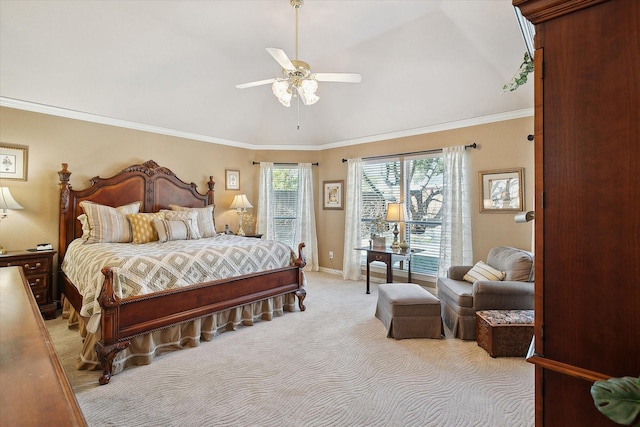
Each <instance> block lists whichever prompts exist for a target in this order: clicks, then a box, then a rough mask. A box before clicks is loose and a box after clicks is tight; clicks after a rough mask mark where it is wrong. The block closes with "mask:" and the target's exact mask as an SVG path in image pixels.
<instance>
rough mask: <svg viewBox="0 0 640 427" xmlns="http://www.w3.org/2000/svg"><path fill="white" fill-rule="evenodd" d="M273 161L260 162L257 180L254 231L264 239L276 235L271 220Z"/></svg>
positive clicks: (272, 206)
mask: <svg viewBox="0 0 640 427" xmlns="http://www.w3.org/2000/svg"><path fill="white" fill-rule="evenodd" d="M272 181H273V163H271V162H260V177H259V180H258V225H257V227H256V232H257V233H258V234H262V235H263V237H264V238H265V239H272V240H273V239H274V238H275V237H276V233H275V228H274V224H273V221H272V220H271V219H272V218H273V217H274V216H275V208H274V205H273V191H272V187H273V186H272Z"/></svg>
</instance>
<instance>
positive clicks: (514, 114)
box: [320, 107, 533, 150]
mask: <svg viewBox="0 0 640 427" xmlns="http://www.w3.org/2000/svg"><path fill="white" fill-rule="evenodd" d="M523 117H533V107H531V108H524V109H521V110H514V111H507V112H506V113H498V114H491V115H488V116H482V117H474V118H472V119H464V120H456V121H453V122H446V123H441V124H437V125H431V126H425V127H420V128H413V129H406V130H401V131H396V132H390V133H382V134H379V135H370V136H365V137H362V138H355V139H349V140H344V141H340V142H334V143H330V144H324V145H321V146H320V148H321V149H322V150H327V149H330V148H340V147H348V146H351V145H358V144H366V143H368V142H378V141H385V140H388V139H397V138H405V137H408V136H415V135H423V134H427V133H435V132H443V131H447V130H454V129H461V128H466V127H471V126H478V125H485V124H489V123H496V122H502V121H505V120H513V119H521V118H523Z"/></svg>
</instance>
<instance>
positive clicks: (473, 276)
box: [463, 261, 507, 283]
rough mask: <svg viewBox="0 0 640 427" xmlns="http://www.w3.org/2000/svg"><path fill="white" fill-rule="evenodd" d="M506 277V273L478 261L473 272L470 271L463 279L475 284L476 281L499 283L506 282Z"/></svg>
mask: <svg viewBox="0 0 640 427" xmlns="http://www.w3.org/2000/svg"><path fill="white" fill-rule="evenodd" d="M506 275H507V273H506V272H504V271H500V270H497V269H495V268H493V267H491V266H490V265H489V264H485V263H484V262H482V261H478V262H477V263H476V265H474V266H473V268H471V270H469V271H468V272H467V274H465V275H464V277H463V279H464V280H466V281H467V282H471V283H473V282H475V281H476V280H493V281H497V280H498V281H499V280H504V278H505V276H506Z"/></svg>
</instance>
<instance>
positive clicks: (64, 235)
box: [58, 160, 215, 265]
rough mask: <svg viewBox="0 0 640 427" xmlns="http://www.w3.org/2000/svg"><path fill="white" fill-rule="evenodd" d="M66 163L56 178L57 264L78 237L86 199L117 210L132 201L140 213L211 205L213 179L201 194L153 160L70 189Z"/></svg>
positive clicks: (80, 232)
mask: <svg viewBox="0 0 640 427" xmlns="http://www.w3.org/2000/svg"><path fill="white" fill-rule="evenodd" d="M67 166H68V165H67V163H63V164H62V170H60V171H59V172H58V176H59V177H60V184H59V185H60V224H59V225H60V229H59V236H58V263H59V265H61V264H62V259H63V258H64V254H65V252H66V250H67V246H68V245H69V244H70V243H71V242H72V241H73V240H74V239H76V238H78V237H80V236H82V226H81V224H80V221H78V220H77V217H78V215H80V214H81V213H82V208H81V207H80V202H82V201H84V200H90V201H92V202H95V203H99V204H101V205H107V206H113V207H118V206H122V205H126V204H128V203H133V202H138V201H139V202H141V203H140V212H157V211H159V210H160V209H169V205H170V204H175V205H179V206H189V207H193V208H195V207H203V206H207V205H213V193H214V191H213V187H214V185H215V182H214V181H213V177H211V176H210V177H209V181H208V182H207V186H208V190H207V192H206V193H205V194H201V193H199V192H198V190H197V189H196V187H197V186H196V184H194V183H193V182H192V183H190V184H187V183H186V182H184V181H182V180H181V179H180V178H178V177H177V176H176V175H175V174H174V173H173V172H172V171H171V170H170V169H168V168H165V167H162V166H159V165H158V164H157V163H156V162H154V161H153V160H149V161H147V162H145V163H143V164H140V165H132V166H129V167H127V168H125V169H123V170H122V171H121V172H120V173H118V174H116V175H114V176H112V177H111V178H106V179H105V178H100V177H98V176H96V177H94V178H91V180H90V182H91V184H90V186H89V187H87V188H85V189H83V190H73V189H72V188H71V185H69V177H70V176H71V172H70V171H69V170H68V169H67Z"/></svg>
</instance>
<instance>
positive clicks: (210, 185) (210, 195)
mask: <svg viewBox="0 0 640 427" xmlns="http://www.w3.org/2000/svg"><path fill="white" fill-rule="evenodd" d="M214 185H216V183H215V181H214V180H213V177H212V176H210V177H209V182H207V187H208V188H209V190H208V191H207V204H209V205H213V186H214ZM214 209H215V205H214Z"/></svg>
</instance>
